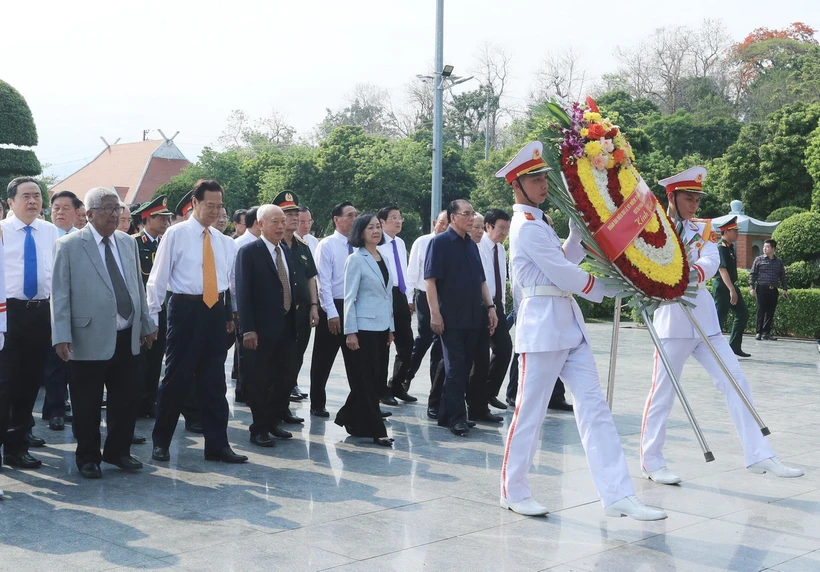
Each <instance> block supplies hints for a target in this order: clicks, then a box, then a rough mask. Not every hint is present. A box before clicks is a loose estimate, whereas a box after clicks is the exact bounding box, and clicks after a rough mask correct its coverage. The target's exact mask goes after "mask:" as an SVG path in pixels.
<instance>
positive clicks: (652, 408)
mask: <svg viewBox="0 0 820 572" xmlns="http://www.w3.org/2000/svg"><path fill="white" fill-rule="evenodd" d="M705 178H706V169H704V168H703V167H692V168H691V169H687V170H686V171H683V172H682V173H679V174H677V175H675V176H673V177H669V178H668V179H663V180H662V181H659V182H658V183H659V184H660V185H661V186H663V187H665V188H666V196H667V198H668V199H669V216H670V218H672V220H673V221H674V220H676V219H677V221H678V222H677V228H676V230H677V232H678V234H679V235H680V236H681V240H682V241H683V244H684V246H685V248H686V251H687V255H688V258H689V264H690V266H692V267H693V268H694V269H695V270H697V275H698V293H697V297H696V298H695V304H696V307H695V308H694V309H693V310H692V315H693V316H694V317H695V319H696V320H697V322H698V324H699V325H700V327H701V329H703V331H704V332H705V333H706V335H707V336H708V337H709V341H710V342H711V343H712V346H714V348H715V350H717V353H718V355H720V358H721V360H723V363H725V364H726V366H727V367H728V368H729V371H731V372H732V375H733V376H734V378H735V380H737V382H738V384H739V385H740V387H741V389H743V392H744V393H745V394H746V396H747V397H748V398H749V400H750V401H751V398H752V396H751V391H750V389H749V382H748V381H747V380H746V376H745V375H744V374H743V370H742V369H740V364H738V361H737V357H735V354H734V352H733V351H732V349H731V347H730V346H729V343H728V342H727V341H726V338H724V337H723V335H721V333H720V324H719V323H718V317H717V311H716V310H715V302H714V300H713V299H712V295H711V294H710V293H709V290H707V289H706V288H705V284H706V281H707V280H708V279H710V278H711V277H712V276H714V275H715V273H716V272H717V269H718V267H719V266H720V254H719V252H718V248H717V238H716V235H715V233H714V231H713V230H712V225H711V221H704V220H697V219H693V217H694V215H695V212H696V211H697V208H698V203H699V202H700V199H701V196H702V195H703V194H704V192H703V181H704V179H705ZM654 324H655V329H656V330H657V332H658V337H660V339H661V343H662V344H663V349H664V351H665V352H666V355H667V356H668V357H669V361H670V362H671V364H672V369H673V371H674V373H675V375H676V376H677V377H678V379H680V374H681V371H682V370H683V364H684V362H685V361H686V360H687V359H688V358H689V356H694V358H695V359H696V360H697V361H698V363H700V364H701V365H702V366H703V367H704V369H706V371H707V373H708V374H709V375H710V377H711V378H712V383H713V384H714V386H715V387H717V388H718V389H719V390H720V391H721V392H722V393H723V394H724V395H725V396H726V404H727V406H728V407H729V415H730V416H731V418H732V422H733V423H734V425H735V429H736V430H737V433H738V436H739V437H740V443H741V445H742V446H743V454H744V458H745V462H746V466H747V467H748V468H749V470H750V471H752V472H755V473H765V472H770V473H772V474H775V475H777V476H779V477H799V476H801V475H802V474H803V471H801V470H799V469H792V468H789V467H785V466H783V465H782V464H781V463H780V461H778V460H777V457H775V456H774V452H772V449H771V447H770V446H769V442H768V440H767V439H766V437H764V436H763V434H762V433H761V432H760V428H759V427H758V425H757V423H756V422H755V420H754V417H753V416H752V414H751V413H750V412H749V410H748V409H747V408H746V406H745V405H744V404H743V402H742V401H741V398H740V396H739V395H738V394H737V392H736V391H735V389H734V388H733V387H732V385H731V382H730V381H729V380H728V379H727V378H726V375H725V374H724V373H723V370H722V369H721V367H720V365H719V364H718V363H717V361H715V358H714V356H713V355H712V353H711V352H710V351H709V348H708V347H707V346H706V344H705V343H704V342H703V340H702V339H701V338H700V336H699V335H698V333H697V332H696V331H695V328H694V326H693V325H692V323H691V322H690V321H689V319H688V318H687V317H686V315H685V314H684V312H683V309H682V308H681V307H680V305H679V304H677V303H670V304H665V305H662V306H661V307H659V308H658V309H657V310H656V311H655V316H654ZM674 400H675V392H674V387H673V386H672V382H671V380H670V378H669V375H668V374H667V372H666V369H665V368H664V367H663V363H662V362H661V361H660V359H659V356H658V351H657V350H655V364H654V368H653V374H652V388H651V389H650V391H649V397H647V399H646V407H645V409H644V414H643V424H642V427H641V468H642V469H643V475H644V476H645V477H646V478H648V479H651V480H653V481H655V482H658V483H662V484H665V485H673V484H676V483H679V482H680V478H679V477H678V476H677V475H675V474H674V473H673V472H672V471H670V470H669V469H668V468H667V465H666V460H665V459H664V457H663V451H662V450H663V444H664V441H665V440H666V421H667V419H668V417H669V412H670V411H671V410H672V405H673V404H674Z"/></svg>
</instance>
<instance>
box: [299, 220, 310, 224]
mask: <svg viewBox="0 0 820 572" xmlns="http://www.w3.org/2000/svg"><path fill="white" fill-rule="evenodd" d="M299 224H304V225H308V224H313V219H310V220H300V221H299Z"/></svg>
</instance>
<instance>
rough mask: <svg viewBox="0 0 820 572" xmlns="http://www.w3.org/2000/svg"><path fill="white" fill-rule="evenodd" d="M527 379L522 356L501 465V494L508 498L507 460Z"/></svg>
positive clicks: (523, 355) (523, 356)
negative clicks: (516, 394) (515, 396)
mask: <svg viewBox="0 0 820 572" xmlns="http://www.w3.org/2000/svg"><path fill="white" fill-rule="evenodd" d="M526 377H527V354H521V375H519V376H518V380H519V381H518V397H517V398H516V400H515V412H514V413H513V418H512V422H511V423H510V430H509V432H508V433H507V445H506V446H505V447H504V462H503V463H502V464H501V494H502V495H503V496H504V498H507V459H509V457H510V443H512V439H513V434H514V433H515V426H516V424H517V423H518V411H519V409H520V408H521V402H522V401H523V399H524V381H525V379H526Z"/></svg>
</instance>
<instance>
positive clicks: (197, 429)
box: [185, 421, 205, 435]
mask: <svg viewBox="0 0 820 572" xmlns="http://www.w3.org/2000/svg"><path fill="white" fill-rule="evenodd" d="M185 430H186V431H190V432H191V433H199V434H200V435H202V434H203V433H204V432H205V430H204V429H202V423H200V422H199V421H191V422H190V423H189V422H188V421H186V422H185Z"/></svg>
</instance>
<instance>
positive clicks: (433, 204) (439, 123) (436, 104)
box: [430, 0, 453, 230]
mask: <svg viewBox="0 0 820 572" xmlns="http://www.w3.org/2000/svg"><path fill="white" fill-rule="evenodd" d="M447 68H449V69H448V71H447V76H449V75H451V74H452V73H453V66H447ZM444 72H445V68H444V0H436V61H435V70H434V71H433V181H432V193H431V195H430V229H431V230H432V229H433V221H434V220H435V219H436V215H438V213H439V211H440V210H441V179H442V172H441V171H442V169H441V163H442V151H443V150H442V145H443V143H442V140H443V136H442V129H443V127H444V117H443V115H444V114H443V111H444V109H443V108H444V94H443V91H444V85H443V84H444V78H445V77H447V76H445V75H444Z"/></svg>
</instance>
